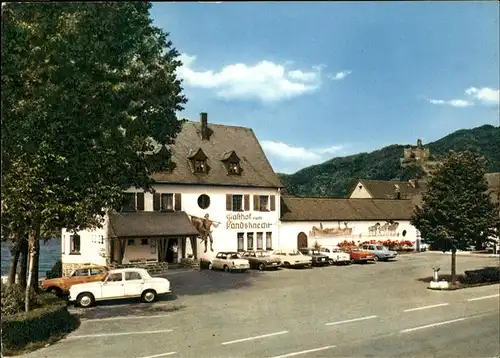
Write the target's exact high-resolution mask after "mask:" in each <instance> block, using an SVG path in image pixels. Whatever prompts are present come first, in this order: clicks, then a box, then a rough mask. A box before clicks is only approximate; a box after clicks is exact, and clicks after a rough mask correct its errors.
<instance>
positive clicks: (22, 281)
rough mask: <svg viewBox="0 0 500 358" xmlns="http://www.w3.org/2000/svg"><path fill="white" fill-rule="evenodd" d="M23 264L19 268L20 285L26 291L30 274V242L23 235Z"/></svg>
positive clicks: (21, 251) (21, 249)
mask: <svg viewBox="0 0 500 358" xmlns="http://www.w3.org/2000/svg"><path fill="white" fill-rule="evenodd" d="M20 253H21V264H20V267H19V285H20V286H21V287H22V288H23V289H25V288H26V282H27V280H26V275H27V273H28V240H26V238H25V237H24V235H23V238H22V239H21V248H20Z"/></svg>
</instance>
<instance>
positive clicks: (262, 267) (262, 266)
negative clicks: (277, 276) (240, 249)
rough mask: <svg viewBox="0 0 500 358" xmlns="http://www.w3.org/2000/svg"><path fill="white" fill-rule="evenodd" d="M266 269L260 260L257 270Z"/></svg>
mask: <svg viewBox="0 0 500 358" xmlns="http://www.w3.org/2000/svg"><path fill="white" fill-rule="evenodd" d="M265 269H266V265H264V264H263V263H262V262H261V263H260V264H259V270H260V271H264V270H265Z"/></svg>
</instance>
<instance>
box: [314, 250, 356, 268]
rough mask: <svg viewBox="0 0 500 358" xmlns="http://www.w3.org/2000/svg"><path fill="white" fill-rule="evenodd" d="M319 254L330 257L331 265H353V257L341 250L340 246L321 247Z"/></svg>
mask: <svg viewBox="0 0 500 358" xmlns="http://www.w3.org/2000/svg"><path fill="white" fill-rule="evenodd" d="M319 252H320V253H322V254H323V255H326V256H328V258H329V263H330V265H334V264H344V265H349V264H350V263H351V256H350V255H349V254H348V253H347V252H344V251H342V250H341V249H340V247H338V246H320V248H319Z"/></svg>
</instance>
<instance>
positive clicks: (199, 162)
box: [188, 148, 209, 173]
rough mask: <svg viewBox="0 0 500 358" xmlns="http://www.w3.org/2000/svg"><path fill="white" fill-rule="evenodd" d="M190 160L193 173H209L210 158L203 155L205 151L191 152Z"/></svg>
mask: <svg viewBox="0 0 500 358" xmlns="http://www.w3.org/2000/svg"><path fill="white" fill-rule="evenodd" d="M188 159H189V161H190V165H191V170H192V171H193V173H208V169H209V168H208V164H207V159H208V157H207V156H206V155H205V153H203V150H201V148H200V149H198V150H197V151H191V152H190V153H189V156H188Z"/></svg>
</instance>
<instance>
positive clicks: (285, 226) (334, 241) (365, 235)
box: [280, 220, 417, 248]
mask: <svg viewBox="0 0 500 358" xmlns="http://www.w3.org/2000/svg"><path fill="white" fill-rule="evenodd" d="M395 222H396V223H398V225H397V228H395V230H393V229H394V226H392V227H389V224H388V223H387V222H386V221H384V220H379V221H341V222H339V221H322V222H319V221H283V222H281V224H280V244H281V245H282V247H283V248H296V247H297V246H300V245H299V234H301V233H302V234H301V236H302V237H303V235H304V234H305V235H306V236H307V244H306V245H307V246H308V247H313V246H314V245H315V244H316V243H317V244H318V245H338V244H339V243H341V242H343V241H348V242H352V241H354V243H355V244H356V245H358V244H361V243H362V242H365V241H370V240H375V241H386V240H391V241H410V242H411V243H412V245H414V244H415V241H416V239H417V230H416V228H415V227H413V226H412V225H411V224H410V222H409V220H396V221H395ZM377 224H378V225H377ZM384 225H385V226H384Z"/></svg>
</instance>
